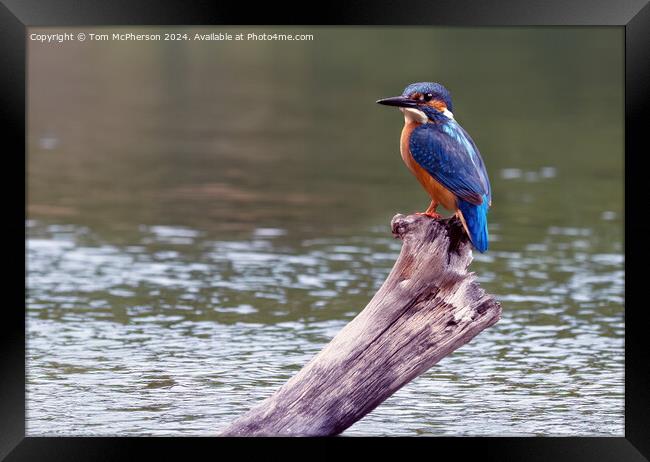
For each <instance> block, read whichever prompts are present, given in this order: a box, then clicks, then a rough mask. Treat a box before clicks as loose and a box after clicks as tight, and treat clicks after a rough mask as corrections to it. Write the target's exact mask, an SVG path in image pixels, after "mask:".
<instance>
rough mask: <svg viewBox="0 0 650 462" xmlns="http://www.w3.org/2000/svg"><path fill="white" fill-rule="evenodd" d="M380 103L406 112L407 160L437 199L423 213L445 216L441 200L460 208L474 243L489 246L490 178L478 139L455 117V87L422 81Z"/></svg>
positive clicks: (403, 139) (457, 210) (480, 248)
mask: <svg viewBox="0 0 650 462" xmlns="http://www.w3.org/2000/svg"><path fill="white" fill-rule="evenodd" d="M377 103H379V104H385V105H387V106H396V107H398V108H399V110H400V111H401V112H402V113H403V114H404V128H402V135H401V138H400V153H401V154H402V160H403V161H404V163H405V164H406V166H407V167H408V169H409V170H410V171H411V173H413V175H414V176H415V178H417V180H418V182H419V183H420V184H421V185H422V187H423V188H424V189H425V190H426V192H427V193H429V196H431V205H429V208H428V209H427V210H426V211H425V212H420V214H422V215H427V216H430V217H432V218H436V219H437V218H441V216H440V215H439V214H438V213H436V210H437V208H438V206H439V205H442V206H443V207H444V208H446V209H447V210H449V211H452V212H454V214H455V215H456V216H458V218H460V221H461V223H462V224H463V228H464V229H465V232H466V233H467V235H468V236H469V238H470V241H471V242H472V245H473V246H474V247H475V248H476V249H477V250H478V251H479V252H481V253H483V252H485V251H486V250H487V248H488V229H487V213H488V208H489V207H490V206H491V205H492V191H491V187H490V180H489V179H488V174H487V171H486V169H485V164H484V163H483V159H482V158H481V154H480V153H479V150H478V148H477V147H476V144H475V143H474V141H473V140H472V138H471V137H470V136H469V134H468V133H467V132H466V131H465V130H464V129H463V127H461V126H460V124H458V122H456V120H455V119H454V114H453V113H452V111H453V107H452V103H451V94H450V93H449V91H448V90H447V89H446V88H445V87H444V86H442V85H441V84H439V83H434V82H418V83H412V84H411V85H408V86H407V87H406V88H405V89H404V92H402V95H401V96H395V97H391V98H385V99H380V100H378V101H377Z"/></svg>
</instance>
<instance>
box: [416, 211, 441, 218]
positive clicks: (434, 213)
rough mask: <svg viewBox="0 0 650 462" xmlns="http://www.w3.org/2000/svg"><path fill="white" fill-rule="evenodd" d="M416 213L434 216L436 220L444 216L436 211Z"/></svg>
mask: <svg viewBox="0 0 650 462" xmlns="http://www.w3.org/2000/svg"><path fill="white" fill-rule="evenodd" d="M415 214H416V215H426V216H427V217H429V218H433V219H434V220H440V219H441V218H442V215H440V214H439V213H436V212H415Z"/></svg>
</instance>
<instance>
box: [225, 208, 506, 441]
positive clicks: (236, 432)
mask: <svg viewBox="0 0 650 462" xmlns="http://www.w3.org/2000/svg"><path fill="white" fill-rule="evenodd" d="M391 226H392V231H393V234H394V235H395V237H396V238H399V239H402V240H403V244H402V250H401V252H400V255H399V257H398V259H397V261H396V262H395V265H394V266H393V269H392V271H391V272H390V274H389V275H388V278H387V279H386V281H385V282H384V284H383V285H382V286H381V288H380V289H379V291H378V292H377V293H376V294H375V296H374V297H373V298H372V300H371V301H370V303H368V305H367V306H366V307H365V309H364V310H363V311H361V312H360V313H359V314H358V315H357V316H356V317H355V318H354V319H353V320H352V321H351V322H350V323H349V324H348V325H347V326H345V327H344V328H343V329H342V330H341V331H340V332H339V333H338V334H337V335H336V336H335V337H334V339H332V341H331V342H330V343H329V344H328V345H327V346H325V348H323V350H321V352H320V353H318V354H317V355H316V356H315V357H314V358H313V359H312V360H311V361H310V362H309V363H308V364H307V365H306V366H305V367H304V368H303V369H302V370H301V371H300V372H298V374H296V375H295V376H294V377H293V378H291V379H290V380H289V381H288V382H287V383H285V384H284V385H283V386H282V387H281V388H280V389H279V390H278V391H277V392H276V393H275V394H273V395H272V396H271V397H269V398H267V399H266V400H264V401H263V402H262V403H260V404H259V405H257V406H256V407H254V408H252V409H251V410H250V411H249V412H248V413H246V414H244V415H243V416H241V417H239V418H238V419H237V420H235V421H234V422H233V423H232V424H231V425H230V426H229V427H227V428H226V429H225V431H224V432H223V433H222V434H221V436H331V435H337V434H339V433H341V432H343V431H344V430H345V429H346V428H348V427H349V426H350V425H352V424H353V423H354V422H356V421H358V420H359V419H361V418H362V417H363V416H365V415H366V414H367V413H369V412H370V411H372V410H373V409H374V408H375V407H377V406H378V405H379V404H380V403H382V402H383V401H384V400H386V399H387V398H388V397H389V396H391V395H392V394H393V393H395V391H397V390H398V389H399V388H401V387H402V386H404V385H405V384H406V383H408V382H410V381H411V380H413V379H414V378H415V377H417V376H418V375H420V374H422V373H423V372H425V371H426V370H427V369H429V368H430V367H431V366H433V365H434V364H436V363H437V362H438V361H440V360H441V359H442V358H444V357H445V356H447V355H448V354H450V353H451V352H452V351H454V350H456V349H457V348H459V347H461V346H462V345H464V344H466V343H467V342H469V341H470V340H471V339H472V338H474V337H475V336H476V335H477V334H478V333H480V332H481V331H482V330H483V329H486V328H488V327H490V326H492V325H493V324H495V323H496V322H497V321H498V320H499V318H500V315H501V307H500V305H499V303H498V302H497V301H496V300H495V299H494V298H493V297H492V296H490V295H488V294H486V293H485V292H484V291H483V289H481V288H480V287H479V285H478V284H477V283H476V281H475V276H474V274H473V273H469V272H467V267H468V265H469V264H470V262H471V260H472V250H471V244H470V243H469V240H468V238H467V236H466V234H465V232H464V230H463V228H462V225H461V223H460V221H459V220H458V219H457V218H455V217H452V218H448V219H443V220H435V219H432V218H430V217H427V216H424V215H409V216H404V215H396V216H395V217H394V218H393V220H392V222H391Z"/></svg>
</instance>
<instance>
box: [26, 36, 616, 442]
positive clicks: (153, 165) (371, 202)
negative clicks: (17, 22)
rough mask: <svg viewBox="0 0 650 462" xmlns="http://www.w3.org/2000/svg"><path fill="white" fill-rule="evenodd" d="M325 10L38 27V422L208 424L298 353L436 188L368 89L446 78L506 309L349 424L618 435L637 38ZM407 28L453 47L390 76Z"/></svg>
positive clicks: (342, 311)
mask: <svg viewBox="0 0 650 462" xmlns="http://www.w3.org/2000/svg"><path fill="white" fill-rule="evenodd" d="M314 30H315V31H316V32H317V33H316V36H317V40H316V41H315V42H314V43H309V44H308V43H300V44H299V43H291V44H287V43H284V44H280V43H275V44H274V43H262V44H260V43H258V44H255V45H252V44H234V43H233V44H229V45H225V44H220V45H219V46H217V45H215V44H210V45H209V46H208V45H205V44H201V45H198V44H197V45H196V46H194V45H192V46H188V45H187V44H185V45H183V44H178V43H158V44H131V45H130V46H128V47H125V46H121V45H118V44H115V43H113V44H111V43H101V44H100V43H98V44H95V45H89V47H84V46H81V45H80V44H70V45H69V46H68V45H66V46H65V47H58V48H52V47H49V48H48V47H45V46H43V45H34V44H32V43H30V53H29V56H30V63H29V66H30V67H29V68H30V76H29V95H30V98H29V127H30V132H29V153H28V188H29V189H28V198H29V200H28V207H29V208H28V212H29V213H28V215H29V220H28V222H27V233H28V241H27V266H28V280H27V284H28V293H27V304H28V313H27V315H28V322H27V328H28V344H27V353H28V370H27V386H28V388H27V431H28V434H29V435H51V434H60V435H113V434H117V435H139V434H150V435H174V434H186V435H212V434H215V433H216V432H218V431H219V430H220V429H222V428H224V427H225V426H226V425H227V424H228V423H229V422H230V421H232V420H233V419H234V418H235V417H236V416H237V415H239V414H241V413H242V412H244V411H245V410H247V409H248V408H249V407H250V406H251V405H252V404H254V403H255V402H257V401H258V400H260V399H262V398H264V397H266V396H268V395H270V394H271V393H272V392H273V391H274V390H275V389H277V387H278V386H280V385H281V384H282V383H283V382H284V381H286V380H287V379H288V378H289V377H290V376H292V375H293V374H294V373H295V372H296V371H298V370H299V369H300V368H301V367H302V365H303V364H304V363H305V362H306V361H307V360H308V359H309V358H310V357H311V356H312V355H313V354H315V353H316V352H317V351H319V350H320V349H321V348H322V346H323V345H324V344H325V343H326V342H328V341H329V339H331V337H332V336H333V335H335V334H336V333H337V332H338V330H340V329H341V328H342V327H343V326H344V325H345V324H346V323H347V322H349V321H350V320H351V319H352V318H353V317H354V316H355V315H356V313H358V311H359V310H360V309H361V308H363V306H365V304H366V303H367V302H368V300H369V299H370V297H371V296H372V295H373V294H374V293H375V291H376V290H377V288H378V287H379V285H380V284H381V283H382V281H383V280H384V278H385V277H386V275H387V274H388V272H389V271H390V268H391V267H392V264H393V262H394V260H395V258H396V256H397V253H398V252H399V248H400V243H399V241H396V240H394V239H392V237H391V236H390V232H389V229H388V223H389V221H390V218H391V217H392V215H393V214H394V213H397V212H405V213H408V212H412V211H414V210H417V209H423V208H424V207H426V205H428V204H427V201H426V197H425V195H424V193H423V192H422V191H421V190H420V189H419V186H418V185H417V184H416V182H415V181H413V179H412V178H411V177H410V176H409V174H408V172H407V171H406V169H405V168H404V167H403V166H402V165H401V160H400V159H399V154H398V153H397V152H396V151H397V139H398V136H399V130H400V125H401V120H400V116H399V114H397V113H395V111H391V110H387V109H386V108H379V107H375V105H374V103H373V101H374V100H375V99H377V98H379V97H382V96H389V95H393V94H396V93H397V92H399V91H401V87H402V86H403V85H404V84H406V83H409V82H410V81H413V80H423V79H425V78H426V79H429V78H431V79H434V78H435V79H436V80H440V81H443V82H444V83H446V84H447V85H448V86H450V87H451V89H452V92H453V93H454V95H455V96H456V107H455V109H456V110H455V111H454V112H455V114H456V116H457V118H458V119H459V121H460V122H461V123H462V124H463V125H464V126H465V127H466V128H467V129H468V130H469V131H470V133H472V135H473V137H474V138H475V140H476V141H477V143H478V145H479V147H480V148H481V151H482V153H483V155H484V157H485V160H486V164H487V166H488V170H489V172H490V175H491V179H492V185H493V190H494V207H493V210H492V211H491V212H490V234H491V238H492V243H491V249H490V251H489V252H488V253H487V254H485V255H475V261H474V263H473V264H472V270H473V271H475V272H476V273H477V274H478V277H479V280H480V282H481V284H482V285H483V286H484V287H485V288H486V290H488V291H489V292H491V293H493V294H495V295H496V297H497V298H498V299H499V300H500V301H501V303H502V305H503V318H502V320H501V321H500V322H499V323H498V324H497V325H495V326H494V327H492V328H490V329H488V330H487V331H485V332H483V333H482V334H481V335H480V336H478V337H477V338H476V339H475V340H474V341H473V342H471V343H470V344H468V345H466V346H464V347H463V348H461V349H460V350H458V351H457V352H455V353H453V354H452V355H451V356H449V357H447V358H445V359H444V360H442V361H441V362H440V363H439V364H438V365H437V366H435V367H434V368H432V369H431V370H430V371H428V372H427V373H426V374H424V375H423V376H421V377H419V378H418V379H416V380H415V381H414V382H412V383H410V384H409V385H407V386H406V387H405V388H403V389H402V390H400V391H399V392H397V393H396V394H395V395H394V396H393V397H391V398H390V399H389V400H388V401H386V402H385V403H384V404H382V405H381V406H380V407H378V408H377V409H376V410H375V411H373V412H372V413H371V414H370V415H368V416H367V417H366V418H365V419H363V420H362V421H360V422H358V423H357V424H355V425H354V426H353V427H352V428H350V429H349V430H348V431H346V432H345V434H346V435H511V434H512V435H528V434H531V435H533V434H534V435H556V434H557V435H622V434H623V396H624V394H623V393H624V389H623V357H624V349H623V339H624V320H623V302H624V300H623V293H624V289H623V287H624V286H623V284H624V272H623V264H624V259H623V255H622V220H623V216H622V212H623V208H622V198H623V196H622V112H621V111H622V92H621V88H622V56H621V50H622V48H621V46H622V45H621V44H622V42H621V39H622V35H621V34H620V33H619V32H618V31H616V30H607V29H597V28H594V29H589V30H580V31H579V32H578V31H577V30H572V29H556V30H554V29H543V28H541V29H531V30H529V31H527V30H518V29H508V30H505V29H480V30H479V29H477V30H469V29H436V30H431V29H425V28H414V29H410V30H406V29H399V28H386V29H381V30H378V29H341V30H334V29H329V28H314ZM314 30H312V31H310V32H314ZM86 32H87V31H86ZM319 37H320V39H319ZM407 39H408V43H409V44H410V48H409V50H410V51H409V53H414V55H417V56H422V55H425V54H426V55H427V56H431V57H432V59H433V60H434V61H435V58H438V60H439V61H442V62H448V63H450V64H453V63H455V65H448V66H446V67H445V68H444V69H442V68H441V69H436V70H435V72H434V71H432V69H431V63H423V62H421V60H411V62H412V65H413V69H412V70H409V71H405V70H404V69H399V68H397V67H394V66H393V67H385V68H384V67H382V72H381V73H379V74H380V75H377V64H376V61H374V60H373V58H383V59H384V60H388V61H390V58H391V57H394V58H397V57H398V56H402V55H403V54H404V49H403V48H402V47H400V46H398V44H399V43H404V41H405V40H407ZM560 39H561V40H560ZM343 44H345V46H342V45H343ZM452 44H453V45H452ZM90 46H94V47H96V48H90ZM97 47H99V48H97ZM486 50H491V51H492V54H491V55H490V56H489V58H490V59H487V58H486V57H485V56H483V55H484V54H485V52H486ZM494 50H497V51H494ZM498 50H500V51H498ZM100 51H101V53H99V52H100ZM457 56H462V57H463V59H462V60H459V58H457ZM454 57H456V58H454ZM317 58H318V59H317ZM361 58H363V59H361ZM454 59H455V60H454ZM474 66H481V70H482V73H483V75H482V76H481V78H480V79H476V78H474V77H471V75H470V74H471V73H468V68H469V67H471V68H472V69H474ZM116 69H119V70H120V72H116ZM556 69H564V71H563V75H562V76H561V77H560V76H558V75H556V72H555V71H554V70H556ZM595 70H597V71H598V72H592V71H595ZM431 74H435V75H431ZM438 75H440V76H439V77H438ZM468 75H470V76H468ZM513 75H516V78H514V79H513V77H512V76H513ZM486 85H489V88H488V87H486ZM506 95H507V97H506ZM351 98H352V99H351ZM497 100H498V102H499V105H498V108H499V110H495V107H497V106H496V105H495V102H496V101H497ZM350 101H357V102H358V103H357V104H350ZM366 103H367V104H366ZM342 108H345V110H341V109H342ZM603 108H607V111H609V112H607V113H605V112H604V111H603V110H602V109H603Z"/></svg>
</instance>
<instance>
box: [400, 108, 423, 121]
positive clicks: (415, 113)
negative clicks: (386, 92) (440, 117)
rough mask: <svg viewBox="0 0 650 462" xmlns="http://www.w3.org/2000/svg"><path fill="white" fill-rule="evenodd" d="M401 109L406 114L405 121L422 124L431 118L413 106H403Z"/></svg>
mask: <svg viewBox="0 0 650 462" xmlns="http://www.w3.org/2000/svg"><path fill="white" fill-rule="evenodd" d="M399 110H400V111H402V113H403V114H404V121H405V122H418V123H421V124H425V123H427V122H428V120H429V118H428V117H427V115H426V114H425V113H424V112H422V111H420V110H419V109H413V108H411V107H401V108H399Z"/></svg>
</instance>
